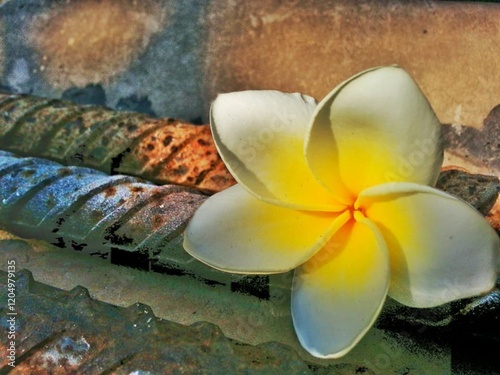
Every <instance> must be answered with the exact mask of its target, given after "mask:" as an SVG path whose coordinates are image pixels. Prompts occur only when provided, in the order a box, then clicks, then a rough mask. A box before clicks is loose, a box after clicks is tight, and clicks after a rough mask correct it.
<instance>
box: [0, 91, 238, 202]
mask: <svg viewBox="0 0 500 375" xmlns="http://www.w3.org/2000/svg"><path fill="white" fill-rule="evenodd" d="M0 113H1V115H2V116H3V121H2V127H0V147H1V148H2V149H4V150H8V151H12V152H16V153H21V154H23V155H31V156H38V157H44V158H47V159H52V160H56V161H58V162H60V163H62V164H65V165H77V166H86V167H91V168H95V169H99V170H101V171H103V172H105V173H109V174H128V175H133V176H137V177H142V178H145V179H147V180H151V181H153V182H155V183H158V184H177V185H183V186H189V187H193V188H197V189H200V190H203V191H205V192H207V193H214V192H217V191H221V190H223V189H225V188H227V187H229V186H231V185H233V184H234V183H235V181H234V179H233V178H232V176H231V175H230V173H229V171H228V170H227V169H226V168H225V167H224V164H223V163H222V160H221V159H220V157H219V155H218V153H217V149H216V147H215V144H214V141H213V139H212V135H211V133H210V128H209V126H208V125H193V124H189V123H186V122H183V121H180V120H176V119H171V118H166V119H154V118H149V117H147V116H145V115H143V114H138V113H124V112H117V111H112V110H109V109H106V108H102V107H96V106H77V105H75V104H72V103H68V102H65V101H60V100H46V99H41V98H36V97H33V96H28V95H6V94H0Z"/></svg>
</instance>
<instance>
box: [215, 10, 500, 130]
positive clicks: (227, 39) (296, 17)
mask: <svg viewBox="0 0 500 375" xmlns="http://www.w3.org/2000/svg"><path fill="white" fill-rule="evenodd" d="M210 19H211V27H210V30H209V31H210V39H209V42H208V44H207V48H208V50H209V51H210V52H209V53H208V58H207V60H206V77H207V80H208V82H207V86H206V87H207V90H208V96H209V97H213V96H215V95H216V93H217V92H221V91H232V90H241V89H278V90H282V91H299V92H304V93H308V94H310V95H312V96H314V97H316V98H318V99H320V98H322V97H323V96H324V95H325V94H327V93H328V92H329V91H330V90H331V89H332V88H333V87H335V86H336V85H337V84H338V83H340V82H341V81H343V80H344V79H346V78H348V77H349V76H351V75H353V74H355V73H356V72H359V71H361V70H364V69H366V68H369V67H372V66H378V65H386V64H398V65H401V66H402V67H404V68H405V69H407V70H408V71H409V72H410V73H411V74H412V75H413V76H414V77H415V79H416V80H417V81H418V82H419V84H420V85H421V87H422V88H423V90H424V91H425V93H426V94H427V96H428V97H429V100H430V102H431V104H432V105H433V107H434V108H435V110H436V112H437V114H438V116H439V118H440V120H441V121H442V122H443V123H459V124H466V125H473V126H480V125H481V124H482V121H483V119H484V118H485V117H486V116H487V115H488V113H489V111H490V110H491V109H492V108H493V107H494V106H495V105H496V104H498V102H499V100H500V47H499V46H500V22H499V21H498V20H499V19H500V6H499V5H497V4H474V3H467V2H461V3H452V2H431V1H419V2H403V1H369V0H364V1H359V2H352V1H345V0H338V1H335V0H333V1H332V0H330V1H325V0H306V1H293V2H281V1H278V0H273V1H267V2H246V1H242V0H237V1H232V2H229V1H213V2H212V6H211V10H210ZM209 73H210V74H209Z"/></svg>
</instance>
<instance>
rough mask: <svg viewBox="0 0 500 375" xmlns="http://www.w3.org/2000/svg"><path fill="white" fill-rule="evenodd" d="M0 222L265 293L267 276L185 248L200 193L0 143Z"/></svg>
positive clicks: (126, 261) (89, 250)
mask: <svg viewBox="0 0 500 375" xmlns="http://www.w3.org/2000/svg"><path fill="white" fill-rule="evenodd" d="M0 186H1V189H0V202H1V205H0V227H3V228H4V229H7V230H9V231H12V232H14V233H16V234H18V235H21V236H24V237H27V238H38V239H43V240H45V241H48V242H50V243H51V244H53V245H55V246H58V247H61V248H65V249H69V250H73V251H78V252H82V253H86V254H90V255H91V256H94V257H100V258H103V259H107V260H108V261H111V262H112V263H114V264H118V265H124V266H129V267H133V268H137V269H140V270H144V271H155V272H160V273H167V274H173V275H187V276H190V277H193V278H196V279H199V280H201V281H202V282H204V283H208V284H214V283H217V284H221V285H226V286H227V287H228V288H229V289H231V290H235V291H239V292H244V293H249V294H252V295H255V296H259V297H263V298H269V285H268V281H267V280H268V277H267V276H245V275H232V274H228V273H224V272H220V271H217V270H215V269H213V268H211V267H208V266H206V265H204V264H202V263H201V262H199V261H197V260H195V259H193V258H192V257H191V256H190V255H189V254H187V253H186V252H185V251H184V249H183V247H182V241H183V232H184V229H185V227H186V225H187V223H188V221H189V219H190V218H191V216H192V215H193V214H194V212H195V210H196V209H197V208H198V207H199V206H200V205H201V204H202V203H203V202H204V201H205V199H206V198H207V197H206V195H203V194H202V193H200V192H198V191H195V190H192V189H188V188H185V187H181V186H176V185H162V186H157V185H154V184H152V183H149V182H145V181H142V180H140V179H138V178H136V177H131V176H124V175H114V176H108V175H106V174H104V173H102V172H100V171H97V170H94V169H89V168H84V167H74V166H72V167H65V166H62V165H60V164H58V163H55V162H52V161H49V160H46V159H39V158H22V157H16V156H15V155H13V154H11V153H9V152H6V151H0Z"/></svg>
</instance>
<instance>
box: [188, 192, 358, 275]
mask: <svg viewBox="0 0 500 375" xmlns="http://www.w3.org/2000/svg"><path fill="white" fill-rule="evenodd" d="M348 218H349V213H348V212H346V213H344V214H343V215H340V216H339V214H335V213H328V212H307V211H297V210H292V209H288V208H283V207H280V206H274V205H271V204H269V203H265V202H263V201H260V200H258V199H257V198H255V197H254V196H253V195H250V194H249V193H248V192H247V191H246V190H245V189H244V188H242V187H241V186H240V185H239V184H236V185H234V186H232V187H230V188H229V189H226V190H224V191H222V192H220V193H217V194H215V195H213V196H211V197H210V198H208V199H207V201H206V202H205V203H204V204H203V205H202V206H201V207H200V208H199V209H198V210H197V211H196V213H195V214H194V216H193V218H192V219H191V221H190V223H189V225H188V227H187V229H186V232H185V238H184V248H185V249H186V251H187V252H188V253H190V254H191V255H192V256H194V257H195V258H197V259H198V260H200V261H202V262H204V263H207V264H208V265H210V266H212V267H215V268H217V269H221V270H224V271H229V272H235V273H275V272H285V271H289V270H291V269H293V268H295V267H297V266H298V265H300V264H302V263H304V262H305V261H307V260H308V259H309V258H310V257H312V256H313V255H314V254H315V253H316V252H317V251H318V250H319V249H320V248H321V247H322V246H323V245H324V244H325V243H326V242H327V241H328V239H329V238H330V237H331V236H332V235H333V233H335V231H336V230H337V229H338V227H339V226H341V225H342V224H343V223H345V222H346V221H347V220H348Z"/></svg>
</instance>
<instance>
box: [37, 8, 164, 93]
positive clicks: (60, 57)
mask: <svg viewBox="0 0 500 375" xmlns="http://www.w3.org/2000/svg"><path fill="white" fill-rule="evenodd" d="M170 13H171V10H170V9H168V7H167V6H166V5H165V4H162V3H161V2H160V1H158V0H146V1H141V2H138V1H133V2H131V1H125V2H123V1H119V0H110V1H97V0H84V1H77V2H71V3H70V2H68V3H67V4H64V5H59V6H57V7H54V8H52V9H50V10H49V11H47V12H44V13H42V14H39V15H38V17H35V19H34V21H33V22H32V24H31V25H30V27H29V28H28V31H27V40H28V41H29V42H30V43H31V45H32V46H33V47H34V49H35V50H36V52H37V55H38V60H39V61H38V69H39V70H40V71H41V72H42V73H43V75H44V76H45V77H46V80H47V82H48V83H49V84H51V85H53V86H55V87H57V88H62V89H64V88H68V87H72V86H78V87H83V86H85V85H87V84H89V83H97V82H104V83H106V82H109V80H110V79H111V78H112V77H113V76H116V75H117V74H120V73H122V72H123V71H125V70H126V69H127V67H128V65H129V64H130V63H131V62H132V61H133V59H134V58H136V57H137V56H138V55H139V54H140V53H141V52H143V51H144V49H145V48H146V47H147V45H148V43H149V40H150V39H151V37H152V36H153V35H154V34H155V33H157V32H159V31H160V30H161V29H162V28H163V27H164V26H165V24H166V22H167V20H168V18H169V17H170Z"/></svg>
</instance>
